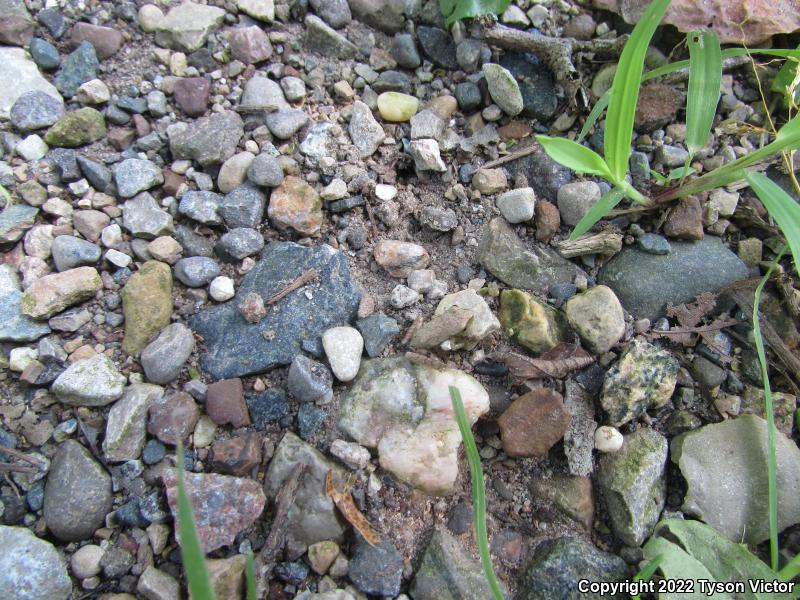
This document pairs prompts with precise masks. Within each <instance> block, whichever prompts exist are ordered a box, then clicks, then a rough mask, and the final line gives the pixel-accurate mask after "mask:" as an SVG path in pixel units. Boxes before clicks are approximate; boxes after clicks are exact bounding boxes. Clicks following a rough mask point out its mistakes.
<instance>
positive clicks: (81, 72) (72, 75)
mask: <svg viewBox="0 0 800 600" xmlns="http://www.w3.org/2000/svg"><path fill="white" fill-rule="evenodd" d="M99 70H100V61H98V60H97V54H96V53H95V51H94V46H92V44H91V43H90V42H87V41H83V42H81V43H80V45H79V46H78V47H77V48H75V50H73V51H72V53H71V54H70V55H69V56H68V57H67V58H66V60H65V61H64V66H62V67H61V69H60V70H59V71H58V73H56V77H55V79H53V84H54V85H55V86H56V88H57V89H58V91H59V92H61V94H62V95H63V96H64V97H65V98H71V97H72V96H74V95H75V92H77V91H78V88H79V87H80V85H81V84H82V83H86V82H87V81H89V80H90V79H95V78H96V77H97V72H98V71H99Z"/></svg>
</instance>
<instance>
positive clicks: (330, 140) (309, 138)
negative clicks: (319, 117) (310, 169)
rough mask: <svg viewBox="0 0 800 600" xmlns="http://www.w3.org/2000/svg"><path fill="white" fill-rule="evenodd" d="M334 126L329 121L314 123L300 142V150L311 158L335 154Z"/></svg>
mask: <svg viewBox="0 0 800 600" xmlns="http://www.w3.org/2000/svg"><path fill="white" fill-rule="evenodd" d="M335 132H336V127H335V126H334V125H333V124H331V123H326V122H322V123H315V124H314V125H312V126H311V127H310V128H309V130H308V133H306V137H305V138H303V141H302V143H301V144H300V152H301V153H302V154H304V155H305V156H307V157H308V158H310V159H312V160H319V159H320V158H322V157H324V156H336V140H335Z"/></svg>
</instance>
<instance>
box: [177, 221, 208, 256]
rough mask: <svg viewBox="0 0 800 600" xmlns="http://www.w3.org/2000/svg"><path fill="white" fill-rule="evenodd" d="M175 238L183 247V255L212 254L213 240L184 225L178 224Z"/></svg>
mask: <svg viewBox="0 0 800 600" xmlns="http://www.w3.org/2000/svg"><path fill="white" fill-rule="evenodd" d="M175 239H176V240H178V243H179V244H180V245H181V247H182V248H183V254H184V256H186V257H187V258H188V257H191V256H208V257H210V256H212V255H213V254H214V242H213V240H211V239H209V238H207V237H204V236H202V235H200V234H199V233H195V232H194V231H192V229H191V228H190V227H187V226H186V225H178V227H177V229H176V230H175Z"/></svg>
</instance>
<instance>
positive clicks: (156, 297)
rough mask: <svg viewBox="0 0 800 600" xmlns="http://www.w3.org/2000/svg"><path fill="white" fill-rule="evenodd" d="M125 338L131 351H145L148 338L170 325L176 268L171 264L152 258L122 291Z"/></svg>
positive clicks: (125, 344)
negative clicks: (172, 268)
mask: <svg viewBox="0 0 800 600" xmlns="http://www.w3.org/2000/svg"><path fill="white" fill-rule="evenodd" d="M122 311H123V313H124V314H125V339H124V341H123V342H122V349H123V350H124V351H125V352H127V353H128V354H136V353H138V352H141V351H142V349H143V348H144V347H145V345H147V342H148V340H150V338H152V337H153V336H154V335H155V334H157V333H158V332H159V331H161V329H162V328H164V327H166V326H167V325H169V321H170V317H171V316H172V271H170V268H169V265H167V264H165V263H162V262H159V261H157V260H148V261H147V262H146V263H144V264H143V265H142V267H141V268H140V269H139V270H138V271H137V272H136V273H134V274H133V276H131V278H130V279H129V280H128V283H127V284H125V287H124V288H123V290H122Z"/></svg>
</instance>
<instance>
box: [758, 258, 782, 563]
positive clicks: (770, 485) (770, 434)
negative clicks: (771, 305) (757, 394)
mask: <svg viewBox="0 0 800 600" xmlns="http://www.w3.org/2000/svg"><path fill="white" fill-rule="evenodd" d="M784 251H785V248H784V250H782V251H781V252H780V254H778V256H776V257H775V260H773V261H772V264H770V266H769V269H767V272H766V274H765V275H764V277H762V278H761V281H760V282H759V284H758V287H757V288H756V293H755V296H754V297H753V336H754V337H755V342H756V351H757V352H758V362H759V363H761V378H762V379H763V381H764V414H765V415H766V417H767V491H768V494H769V555H770V559H771V560H770V562H771V565H772V570H773V571H777V570H778V458H777V454H776V452H775V443H776V442H775V437H776V433H775V414H774V412H773V408H772V388H771V387H770V385H769V376H768V374H767V356H766V353H765V352H764V340H763V339H762V337H761V324H760V323H759V320H758V310H759V307H760V305H761V292H762V291H763V290H764V286H765V285H766V283H767V281H768V280H769V277H770V275H772V271H773V269H774V268H775V265H777V264H778V261H779V260H780V259H781V257H782V256H783V252H784Z"/></svg>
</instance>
